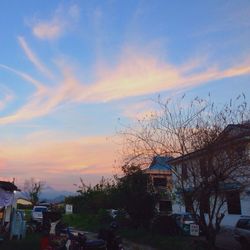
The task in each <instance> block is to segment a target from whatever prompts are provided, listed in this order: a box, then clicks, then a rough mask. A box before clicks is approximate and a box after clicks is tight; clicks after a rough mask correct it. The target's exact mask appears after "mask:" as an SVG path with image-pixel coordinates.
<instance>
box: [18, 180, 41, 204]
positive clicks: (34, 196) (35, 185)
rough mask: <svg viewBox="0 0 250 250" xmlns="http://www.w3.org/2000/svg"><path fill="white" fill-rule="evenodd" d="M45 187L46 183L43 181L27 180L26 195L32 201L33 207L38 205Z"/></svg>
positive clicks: (25, 183)
mask: <svg viewBox="0 0 250 250" xmlns="http://www.w3.org/2000/svg"><path fill="white" fill-rule="evenodd" d="M44 186H45V183H44V182H42V181H36V180H35V179H34V178H31V179H29V180H25V182H24V187H23V190H24V194H25V195H26V197H27V198H28V199H29V200H30V202H31V203H32V205H33V206H34V205H36V204H37V203H38V201H39V196H40V194H41V192H42V190H43V188H44Z"/></svg>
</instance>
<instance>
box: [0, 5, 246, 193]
mask: <svg viewBox="0 0 250 250" xmlns="http://www.w3.org/2000/svg"><path fill="white" fill-rule="evenodd" d="M0 7H1V15H0V55H1V56H0V128H1V133H0V152H1V153H0V170H1V175H0V176H1V177H2V178H3V179H12V178H13V177H15V178H16V179H17V181H18V183H20V185H21V183H22V182H23V181H24V180H25V179H27V178H30V177H35V178H38V179H41V180H45V181H46V182H47V183H48V184H49V185H51V186H53V187H54V188H57V189H65V188H68V189H71V190H72V189H73V188H74V186H73V183H77V182H78V180H79V177H80V176H81V177H83V179H84V178H85V179H86V182H92V183H94V182H96V181H97V180H98V179H100V178H101V176H102V175H103V176H110V175H112V174H114V173H115V170H114V169H113V166H114V161H115V160H117V150H118V149H117V144H116V143H114V140H115V139H114V138H115V132H116V128H117V127H118V126H119V123H118V118H121V119H122V120H123V121H125V122H133V120H134V119H135V118H136V117H138V116H141V115H143V114H144V113H145V112H147V111H149V110H151V109H152V105H151V103H150V101H149V100H150V99H154V98H156V97H157V95H158V94H161V95H162V96H166V97H168V96H177V95H178V94H182V93H187V94H188V95H189V96H190V97H191V96H195V95H199V96H201V97H203V96H207V95H208V93H210V94H211V95H212V98H213V99H214V100H215V101H216V102H217V103H223V102H226V101H228V100H229V99H230V98H235V97H236V96H237V95H238V94H240V93H242V92H244V93H245V94H246V96H247V100H248V101H249V93H250V91H249V90H250V85H249V80H250V77H249V76H250V45H249V44H250V21H249V16H250V2H249V1H241V0H239V1H222V0H220V1H215V0H214V1H212V0H211V1H164V0H162V1H160V0H156V1H146V0H145V1H136V0H133V1H132V0H131V1H115V0H106V1H104V0H103V1H101V0H99V1H49V0H43V1H31V0H29V1H28V0H23V1H21V2H20V1H17V0H16V1H14V0H13V1H11V2H10V1H7V0H3V1H1V3H0Z"/></svg>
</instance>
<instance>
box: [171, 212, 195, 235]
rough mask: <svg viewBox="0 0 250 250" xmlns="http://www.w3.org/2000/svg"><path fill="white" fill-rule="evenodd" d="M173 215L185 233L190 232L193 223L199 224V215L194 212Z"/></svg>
mask: <svg viewBox="0 0 250 250" xmlns="http://www.w3.org/2000/svg"><path fill="white" fill-rule="evenodd" d="M171 217H172V218H173V219H174V221H175V222H176V225H177V227H178V228H179V229H180V230H181V232H182V233H184V234H189V231H190V225H191V224H199V222H198V216H197V215H195V214H192V213H188V212H186V213H174V214H172V215H171Z"/></svg>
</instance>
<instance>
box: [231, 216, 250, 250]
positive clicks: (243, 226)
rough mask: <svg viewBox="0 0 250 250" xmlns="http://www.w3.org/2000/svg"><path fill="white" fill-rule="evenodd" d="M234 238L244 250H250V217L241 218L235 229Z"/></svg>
mask: <svg viewBox="0 0 250 250" xmlns="http://www.w3.org/2000/svg"><path fill="white" fill-rule="evenodd" d="M234 238H235V239H236V240H237V241H239V242H240V244H241V247H242V249H250V216H241V217H240V219H239V220H238V221H237V223H236V226H235V229H234Z"/></svg>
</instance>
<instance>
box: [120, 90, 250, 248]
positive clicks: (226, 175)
mask: <svg viewBox="0 0 250 250" xmlns="http://www.w3.org/2000/svg"><path fill="white" fill-rule="evenodd" d="M156 102H157V104H158V107H159V109H158V110H157V111H156V112H154V113H152V114H151V115H150V116H148V117H145V118H144V119H142V120H138V122H137V123H136V124H133V125H131V126H123V128H122V130H121V131H120V135H121V136H122V138H123V139H124V148H123V156H124V157H123V161H124V162H125V166H126V165H128V166H129V165H131V164H135V165H140V166H146V165H148V164H149V163H150V162H151V161H152V158H153V157H154V156H155V155H164V156H173V157H178V160H177V161H178V164H173V165H174V166H173V174H174V175H175V185H176V186H177V187H178V189H179V193H181V196H182V200H183V202H184V203H186V202H187V200H188V201H189V203H191V207H192V210H193V211H194V212H195V211H199V213H200V215H201V222H202V225H203V227H204V231H205V233H206V237H207V239H208V242H210V246H211V248H213V247H214V244H215V239H216V228H218V227H219V225H220V222H221V220H222V218H223V216H221V214H223V209H225V206H224V204H225V199H226V195H227V193H226V192H225V191H226V188H225V186H226V185H230V183H231V185H233V183H241V185H240V187H239V188H240V189H241V190H243V189H244V188H245V186H246V184H247V183H248V181H249V164H248V162H247V158H245V157H243V155H240V156H239V155H238V153H237V150H236V147H237V145H238V144H237V143H236V144H235V145H230V142H231V141H230V139H229V140H228V141H227V142H224V143H222V144H221V142H219V139H218V138H220V135H221V133H222V131H223V130H224V129H225V128H226V126H227V125H228V124H243V123H244V122H245V121H247V120H249V118H250V110H249V108H248V106H247V102H246V100H245V96H244V94H242V95H240V96H238V97H237V98H236V99H235V100H234V101H232V100H230V101H229V103H226V104H225V105H223V106H222V105H221V106H220V107H219V106H216V105H215V104H214V103H213V102H212V101H211V99H210V97H208V98H207V99H201V98H199V97H196V98H194V99H193V100H191V101H190V102H188V101H187V99H186V98H185V96H183V97H182V98H179V99H178V100H177V101H174V100H172V99H168V100H166V101H164V100H162V99H161V98H158V100H157V101H156ZM221 145H224V146H223V147H222V146H221ZM192 154H193V155H192ZM187 155H188V157H190V155H191V156H192V157H193V160H191V161H190V160H189V161H188V169H187V170H186V172H187V173H186V176H184V175H183V169H182V168H181V171H180V166H181V167H182V165H183V164H184V163H185V164H186V161H187ZM201 155H203V156H204V155H205V157H203V156H201ZM174 161H175V160H173V163H174ZM201 161H202V162H203V163H202V162H201ZM123 168H124V164H123ZM204 198H206V199H204ZM207 200H208V202H210V205H209V209H208V211H207V209H205V206H204V204H205V203H206V201H207ZM205 214H208V219H206V218H205Z"/></svg>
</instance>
